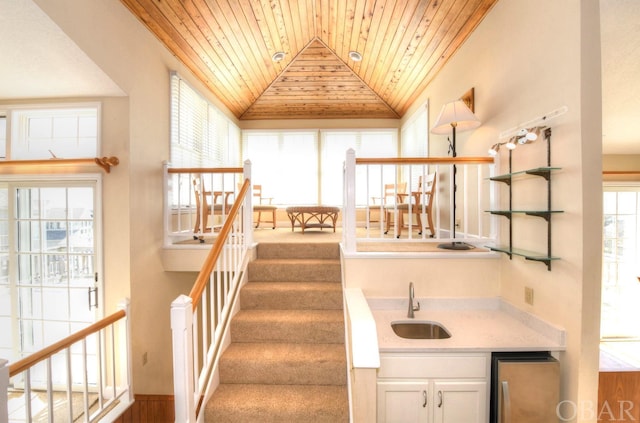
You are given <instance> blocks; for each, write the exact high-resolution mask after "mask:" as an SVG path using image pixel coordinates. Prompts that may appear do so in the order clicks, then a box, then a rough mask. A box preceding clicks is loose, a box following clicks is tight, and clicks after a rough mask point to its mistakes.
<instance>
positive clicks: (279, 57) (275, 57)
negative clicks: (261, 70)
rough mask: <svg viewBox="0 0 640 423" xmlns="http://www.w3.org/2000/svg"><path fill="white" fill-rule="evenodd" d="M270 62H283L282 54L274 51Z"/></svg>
mask: <svg viewBox="0 0 640 423" xmlns="http://www.w3.org/2000/svg"><path fill="white" fill-rule="evenodd" d="M271 60H273V61H274V62H282V60H284V52H282V51H276V52H275V53H273V56H271Z"/></svg>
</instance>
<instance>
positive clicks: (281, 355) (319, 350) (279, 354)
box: [222, 342, 346, 362]
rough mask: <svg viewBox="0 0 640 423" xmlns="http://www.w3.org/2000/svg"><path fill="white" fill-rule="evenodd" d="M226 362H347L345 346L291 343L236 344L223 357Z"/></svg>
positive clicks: (230, 346)
mask: <svg viewBox="0 0 640 423" xmlns="http://www.w3.org/2000/svg"><path fill="white" fill-rule="evenodd" d="M222 360H225V361H256V360H263V361H266V362H269V361H287V362H304V361H306V362H315V361H322V362H326V361H327V360H334V361H346V356H345V349H344V344H325V343H323V344H312V343H289V342H268V343H264V342H234V343H231V345H229V347H228V348H227V349H226V351H225V353H224V354H223V356H222Z"/></svg>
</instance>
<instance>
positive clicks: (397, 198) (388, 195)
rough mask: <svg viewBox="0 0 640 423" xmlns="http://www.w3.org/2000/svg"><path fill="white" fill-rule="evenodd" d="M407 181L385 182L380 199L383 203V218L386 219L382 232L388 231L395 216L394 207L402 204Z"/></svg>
mask: <svg viewBox="0 0 640 423" xmlns="http://www.w3.org/2000/svg"><path fill="white" fill-rule="evenodd" d="M406 192H407V183H406V182H400V183H398V184H385V185H384V191H383V197H382V201H383V204H384V207H383V208H384V220H385V221H386V230H385V231H384V233H385V234H386V233H387V232H389V228H390V227H391V223H392V222H393V220H394V219H393V217H394V216H395V211H396V207H397V205H399V204H402V202H403V201H404V199H405V197H406V195H407V194H406Z"/></svg>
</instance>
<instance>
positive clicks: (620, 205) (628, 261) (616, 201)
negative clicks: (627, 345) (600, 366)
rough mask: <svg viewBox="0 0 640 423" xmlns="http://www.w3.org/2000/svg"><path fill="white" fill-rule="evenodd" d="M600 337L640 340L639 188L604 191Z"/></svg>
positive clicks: (621, 186) (612, 187)
mask: <svg viewBox="0 0 640 423" xmlns="http://www.w3.org/2000/svg"><path fill="white" fill-rule="evenodd" d="M603 214H604V222H603V230H604V232H603V251H602V316H601V337H602V338H603V340H611V339H618V340H620V339H635V340H638V339H640V326H638V324H637V321H638V304H639V303H640V279H639V278H640V263H639V262H638V257H639V256H640V245H639V243H640V185H632V184H629V185H616V186H614V185H605V187H604V192H603Z"/></svg>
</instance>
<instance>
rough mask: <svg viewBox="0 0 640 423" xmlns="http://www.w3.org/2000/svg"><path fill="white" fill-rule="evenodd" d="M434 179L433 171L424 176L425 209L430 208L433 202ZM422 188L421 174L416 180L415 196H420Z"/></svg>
mask: <svg viewBox="0 0 640 423" xmlns="http://www.w3.org/2000/svg"><path fill="white" fill-rule="evenodd" d="M436 179H437V178H436V173H435V172H434V173H430V174H428V175H427V176H426V178H425V185H424V196H425V198H426V200H425V203H426V204H425V205H426V206H427V210H430V209H431V206H432V204H433V197H435V190H436ZM422 189H423V188H422V176H420V181H419V182H418V190H417V191H415V194H417V195H418V197H417V198H420V197H422Z"/></svg>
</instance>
